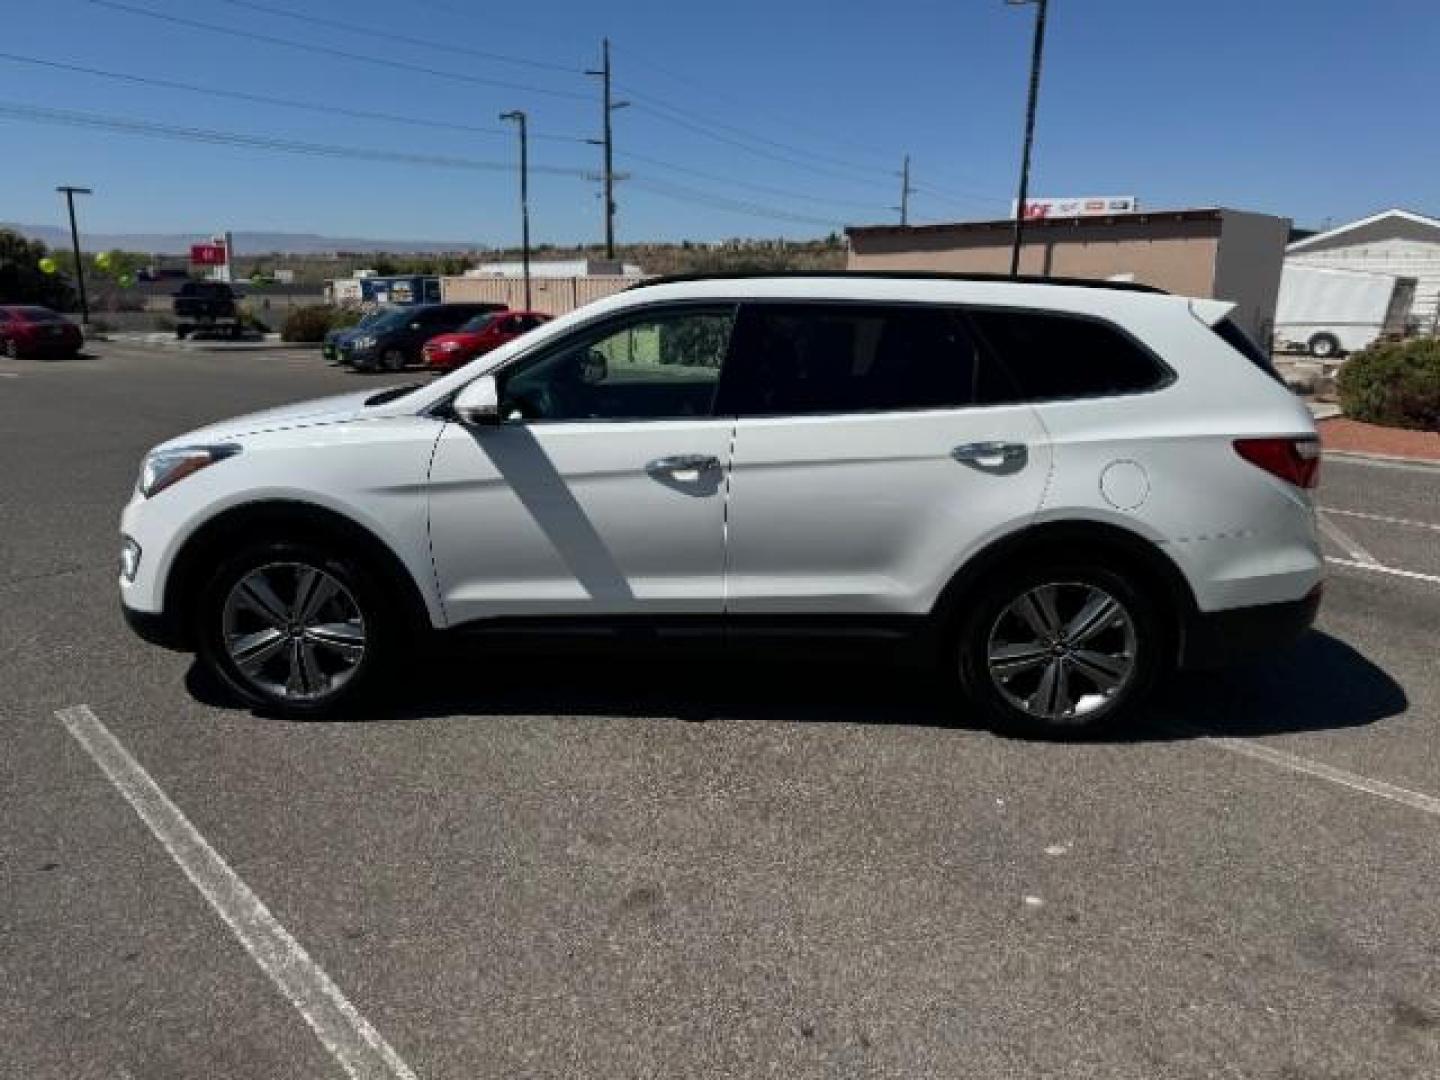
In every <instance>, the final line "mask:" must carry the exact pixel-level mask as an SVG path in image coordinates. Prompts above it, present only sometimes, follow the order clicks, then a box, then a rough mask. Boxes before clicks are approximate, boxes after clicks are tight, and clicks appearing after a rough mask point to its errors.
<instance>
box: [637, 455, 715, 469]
mask: <svg viewBox="0 0 1440 1080" xmlns="http://www.w3.org/2000/svg"><path fill="white" fill-rule="evenodd" d="M719 467H720V459H719V458H717V457H713V456H712V455H710V454H675V455H673V456H671V457H662V458H656V459H655V460H654V461H652V462H650V463H649V464H648V465H646V466H645V471H646V472H648V473H680V472H693V473H703V472H709V471H710V470H711V469H718V468H719Z"/></svg>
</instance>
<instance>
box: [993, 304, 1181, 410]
mask: <svg viewBox="0 0 1440 1080" xmlns="http://www.w3.org/2000/svg"><path fill="white" fill-rule="evenodd" d="M970 318H971V320H972V321H973V323H974V324H975V327H976V329H977V330H978V331H979V333H980V336H981V338H982V339H983V340H984V342H985V344H986V345H987V346H988V347H989V348H990V350H991V351H992V352H994V354H995V355H996V357H997V358H998V359H999V361H1000V363H1001V365H1002V366H1003V367H1004V369H1005V371H1006V372H1007V373H1008V374H1009V376H1010V378H1011V379H1012V380H1013V381H1014V383H1015V385H1016V387H1017V388H1018V390H1019V392H1020V395H1021V396H1022V397H1023V398H1024V399H1025V400H1027V401H1063V400H1065V399H1067V398H1090V397H1109V396H1114V395H1120V394H1138V393H1144V392H1145V391H1147V390H1155V389H1158V388H1160V387H1162V386H1164V385H1166V384H1167V383H1168V382H1169V381H1170V379H1171V377H1172V373H1171V372H1170V370H1169V369H1168V368H1166V367H1165V366H1164V365H1163V364H1162V363H1161V362H1160V361H1159V359H1158V358H1157V357H1156V356H1155V355H1154V354H1153V353H1151V352H1150V351H1149V350H1148V349H1146V348H1145V347H1144V346H1143V345H1141V344H1140V343H1139V342H1137V341H1136V340H1135V339H1134V338H1132V337H1131V336H1130V335H1129V334H1126V333H1125V332H1124V331H1122V330H1121V329H1120V328H1119V327H1116V326H1114V325H1112V324H1110V323H1107V322H1104V321H1103V320H1100V319H1095V318H1090V317H1087V316H1083V315H1071V314H1066V313H1061V312H1050V311H1020V310H1006V311H1000V310H989V311H985V310H980V311H971V312H970Z"/></svg>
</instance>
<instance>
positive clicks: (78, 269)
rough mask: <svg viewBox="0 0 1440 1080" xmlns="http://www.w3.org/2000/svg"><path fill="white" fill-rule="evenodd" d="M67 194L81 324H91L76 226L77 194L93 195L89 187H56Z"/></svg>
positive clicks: (71, 247) (66, 201)
mask: <svg viewBox="0 0 1440 1080" xmlns="http://www.w3.org/2000/svg"><path fill="white" fill-rule="evenodd" d="M55 190H56V191H58V192H60V193H61V194H62V195H64V196H65V205H66V207H67V208H68V209H69V211H70V249H71V250H72V251H73V252H74V253H75V282H76V284H78V285H79V286H80V325H81V326H89V325H90V303H89V301H88V300H86V298H85V264H84V263H83V262H81V261H80V230H79V229H77V228H76V227H75V196H76V195H92V194H94V192H92V191H91V190H90V189H89V188H88V187H70V186H68V185H61V186H60V187H57V188H56V189H55Z"/></svg>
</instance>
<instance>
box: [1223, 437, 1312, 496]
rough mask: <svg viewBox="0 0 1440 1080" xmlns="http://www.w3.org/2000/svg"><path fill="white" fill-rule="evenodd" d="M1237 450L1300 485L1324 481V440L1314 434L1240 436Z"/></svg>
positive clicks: (1269, 471) (1254, 461)
mask: <svg viewBox="0 0 1440 1080" xmlns="http://www.w3.org/2000/svg"><path fill="white" fill-rule="evenodd" d="M1235 452H1236V453H1237V454H1239V455H1240V456H1241V457H1242V458H1244V459H1245V460H1246V461H1248V462H1250V464H1251V465H1257V466H1259V467H1260V468H1262V469H1264V470H1265V471H1266V472H1268V473H1270V475H1272V476H1278V477H1279V478H1280V479H1281V480H1284V481H1285V482H1286V483H1287V484H1294V485H1295V486H1296V487H1298V488H1313V487H1315V486H1316V485H1317V484H1318V483H1319V482H1320V440H1319V439H1317V438H1315V437H1314V436H1313V435H1306V436H1302V437H1298V438H1289V439H1281V438H1276V439H1236V440H1235Z"/></svg>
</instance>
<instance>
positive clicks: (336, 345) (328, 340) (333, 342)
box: [320, 307, 395, 364]
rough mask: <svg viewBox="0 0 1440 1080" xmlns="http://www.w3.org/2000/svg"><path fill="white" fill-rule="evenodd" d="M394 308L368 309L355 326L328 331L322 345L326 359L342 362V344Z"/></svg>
mask: <svg viewBox="0 0 1440 1080" xmlns="http://www.w3.org/2000/svg"><path fill="white" fill-rule="evenodd" d="M394 310H395V309H394V308H393V307H377V308H375V309H374V310H373V311H367V312H366V313H365V314H364V315H362V316H361V318H360V321H359V322H358V323H356V324H355V325H354V326H342V327H340V328H339V329H338V330H329V331H326V333H325V340H324V343H323V344H322V345H321V346H320V351H321V352H322V353H323V354H324V355H325V359H326V360H329V361H330V362H331V363H332V364H339V363H341V362H342V361H341V359H340V346H341V345H342V344H343V343H344V342H346V341H348V340H349V339H350V337H351V336H353V335H354V334H358V333H360V332H362V331H364V330H367V329H369V328H370V327H372V326H374V325H375V324H376V323H377V322H379V321H380V320H381V319H383V318H384V317H385V316H386V315H389V314H390V312H392V311H394Z"/></svg>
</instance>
